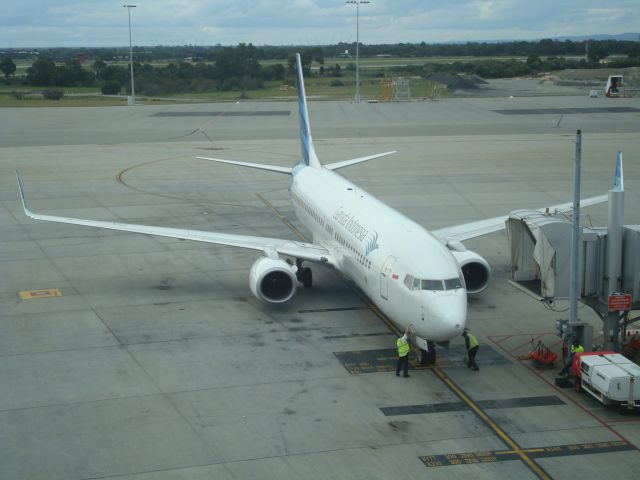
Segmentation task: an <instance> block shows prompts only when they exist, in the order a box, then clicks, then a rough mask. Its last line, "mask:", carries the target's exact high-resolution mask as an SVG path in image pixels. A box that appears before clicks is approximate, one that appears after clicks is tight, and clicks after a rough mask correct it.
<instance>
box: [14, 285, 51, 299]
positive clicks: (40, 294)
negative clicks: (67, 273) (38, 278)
mask: <svg viewBox="0 0 640 480" xmlns="http://www.w3.org/2000/svg"><path fill="white" fill-rule="evenodd" d="M18 295H19V296H20V299H21V300H31V299H33V298H52V297H61V296H62V292H61V291H60V290H58V289H57V288H47V289H45V290H25V291H22V292H18Z"/></svg>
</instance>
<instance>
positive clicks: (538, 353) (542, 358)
mask: <svg viewBox="0 0 640 480" xmlns="http://www.w3.org/2000/svg"><path fill="white" fill-rule="evenodd" d="M531 347H532V350H531V351H530V352H529V358H530V359H531V360H533V363H535V364H536V365H538V366H543V367H550V366H553V362H555V361H556V359H557V358H558V355H556V354H555V353H553V352H552V351H551V350H549V347H547V346H546V345H545V344H544V343H542V341H538V344H537V345H536V346H535V347H534V346H533V339H532V340H531Z"/></svg>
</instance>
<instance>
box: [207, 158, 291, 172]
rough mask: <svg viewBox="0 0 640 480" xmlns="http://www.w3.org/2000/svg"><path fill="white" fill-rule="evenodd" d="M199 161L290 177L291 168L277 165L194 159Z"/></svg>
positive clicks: (216, 159)
mask: <svg viewBox="0 0 640 480" xmlns="http://www.w3.org/2000/svg"><path fill="white" fill-rule="evenodd" d="M196 158H199V159H200V160H209V161H211V162H218V163H228V164H230V165H238V166H240V167H249V168H256V169H258V170H267V171H269V172H276V173H286V174H288V175H291V171H292V170H293V168H290V167H279V166H277V165H263V164H261V163H249V162H239V161H237V160H223V159H222V158H209V157H196Z"/></svg>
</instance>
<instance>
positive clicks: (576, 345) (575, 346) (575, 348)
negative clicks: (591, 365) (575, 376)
mask: <svg viewBox="0 0 640 480" xmlns="http://www.w3.org/2000/svg"><path fill="white" fill-rule="evenodd" d="M583 352H584V347H583V346H582V345H580V342H579V341H578V339H577V338H576V339H575V340H574V341H573V343H572V344H571V351H570V352H569V358H568V359H567V363H566V364H565V366H564V368H563V369H562V370H560V375H566V374H567V373H569V370H570V369H571V365H572V364H573V359H574V357H575V356H576V353H583Z"/></svg>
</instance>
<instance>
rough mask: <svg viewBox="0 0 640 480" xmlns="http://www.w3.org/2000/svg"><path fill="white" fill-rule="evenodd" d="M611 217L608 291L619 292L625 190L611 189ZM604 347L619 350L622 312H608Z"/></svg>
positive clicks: (608, 241)
mask: <svg viewBox="0 0 640 480" xmlns="http://www.w3.org/2000/svg"><path fill="white" fill-rule="evenodd" d="M608 214H609V219H608V225H607V264H608V271H607V276H608V289H607V290H608V293H609V295H611V294H612V293H616V292H619V291H620V290H621V286H622V285H621V281H622V235H623V226H624V191H623V190H609V212H608ZM603 333H604V348H605V350H613V351H614V352H617V351H619V350H618V349H619V338H620V314H619V312H618V311H613V312H608V314H607V315H606V317H605V318H604V327H603Z"/></svg>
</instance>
